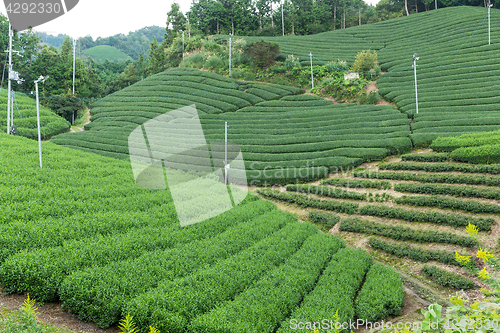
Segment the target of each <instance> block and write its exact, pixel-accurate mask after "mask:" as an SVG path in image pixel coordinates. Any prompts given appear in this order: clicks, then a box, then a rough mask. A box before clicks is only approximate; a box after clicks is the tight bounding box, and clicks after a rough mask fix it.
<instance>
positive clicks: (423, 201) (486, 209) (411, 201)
mask: <svg viewBox="0 0 500 333" xmlns="http://www.w3.org/2000/svg"><path fill="white" fill-rule="evenodd" d="M395 201H396V203H398V204H403V205H412V206H427V207H438V208H450V209H461V210H465V211H468V212H472V213H492V214H497V213H500V206H498V205H495V204H490V203H483V202H479V201H475V200H466V199H457V198H448V197H445V196H441V195H430V196H427V195H414V196H407V195H403V196H402V197H399V198H396V199H395ZM487 223H488V224H490V222H487ZM490 225H491V224H490ZM488 230H489V229H488Z"/></svg>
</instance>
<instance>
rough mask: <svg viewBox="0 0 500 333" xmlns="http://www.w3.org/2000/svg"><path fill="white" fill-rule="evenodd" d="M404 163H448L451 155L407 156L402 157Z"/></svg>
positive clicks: (427, 154) (425, 154) (415, 154)
mask: <svg viewBox="0 0 500 333" xmlns="http://www.w3.org/2000/svg"><path fill="white" fill-rule="evenodd" d="M401 160H403V161H415V162H447V161H449V160H450V154H447V153H423V154H417V153H413V154H406V155H403V156H401Z"/></svg>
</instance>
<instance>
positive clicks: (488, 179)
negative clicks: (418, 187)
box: [352, 171, 500, 186]
mask: <svg viewBox="0 0 500 333" xmlns="http://www.w3.org/2000/svg"><path fill="white" fill-rule="evenodd" d="M352 176H353V177H361V178H376V179H392V180H410V181H418V182H421V183H448V184H469V185H487V186H500V178H498V177H495V176H487V175H474V174H453V173H413V172H391V171H386V172H354V173H352Z"/></svg>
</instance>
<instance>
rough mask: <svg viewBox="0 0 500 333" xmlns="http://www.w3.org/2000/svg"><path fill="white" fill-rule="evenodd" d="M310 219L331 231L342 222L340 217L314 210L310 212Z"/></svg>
mask: <svg viewBox="0 0 500 333" xmlns="http://www.w3.org/2000/svg"><path fill="white" fill-rule="evenodd" d="M309 218H310V219H311V221H313V222H317V223H321V224H322V225H324V226H325V227H327V228H329V229H331V228H333V227H334V226H335V225H336V224H337V222H338V221H340V216H338V215H334V214H331V213H328V212H322V211H319V210H318V211H316V210H312V211H310V212H309Z"/></svg>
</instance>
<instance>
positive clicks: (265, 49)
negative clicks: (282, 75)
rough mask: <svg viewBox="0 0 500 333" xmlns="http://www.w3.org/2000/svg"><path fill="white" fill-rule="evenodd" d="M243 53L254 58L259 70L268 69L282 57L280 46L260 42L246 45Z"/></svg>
mask: <svg viewBox="0 0 500 333" xmlns="http://www.w3.org/2000/svg"><path fill="white" fill-rule="evenodd" d="M243 52H244V53H245V54H247V55H248V56H250V57H252V58H253V63H254V65H255V67H257V68H268V67H271V66H272V65H274V63H275V62H276V58H278V57H279V55H280V46H279V44H277V43H273V42H266V41H264V40H260V41H258V42H254V43H250V44H247V45H245V47H244V48H243Z"/></svg>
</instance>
